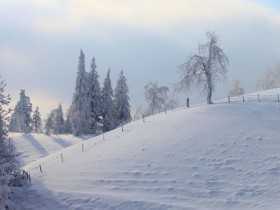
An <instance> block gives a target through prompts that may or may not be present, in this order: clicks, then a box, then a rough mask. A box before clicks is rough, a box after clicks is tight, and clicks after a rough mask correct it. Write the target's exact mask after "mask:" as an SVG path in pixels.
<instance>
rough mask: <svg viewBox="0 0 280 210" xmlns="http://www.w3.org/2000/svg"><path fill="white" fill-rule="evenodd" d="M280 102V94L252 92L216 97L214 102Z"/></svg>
mask: <svg viewBox="0 0 280 210" xmlns="http://www.w3.org/2000/svg"><path fill="white" fill-rule="evenodd" d="M261 101H265V102H280V100H279V94H274V95H272V94H271V95H262V94H254V95H253V94H250V95H240V96H233V97H230V96H228V97H227V98H225V97H222V98H216V99H214V100H213V102H214V103H234V102H261Z"/></svg>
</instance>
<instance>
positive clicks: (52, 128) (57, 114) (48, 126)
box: [45, 104, 65, 135]
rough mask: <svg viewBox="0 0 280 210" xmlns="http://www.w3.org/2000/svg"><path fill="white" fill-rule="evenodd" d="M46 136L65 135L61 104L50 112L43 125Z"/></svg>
mask: <svg viewBox="0 0 280 210" xmlns="http://www.w3.org/2000/svg"><path fill="white" fill-rule="evenodd" d="M45 130H46V134H47V135H50V134H51V133H53V134H63V133H65V120H64V115H63V110H62V106H61V104H59V105H58V107H57V108H56V109H54V110H52V111H51V113H50V114H49V115H48V118H47V120H46V123H45Z"/></svg>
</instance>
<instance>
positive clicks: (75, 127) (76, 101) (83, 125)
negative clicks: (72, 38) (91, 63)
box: [69, 50, 94, 136]
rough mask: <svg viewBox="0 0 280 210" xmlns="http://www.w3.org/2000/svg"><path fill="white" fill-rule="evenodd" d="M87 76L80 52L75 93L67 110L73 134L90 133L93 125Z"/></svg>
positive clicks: (82, 55)
mask: <svg viewBox="0 0 280 210" xmlns="http://www.w3.org/2000/svg"><path fill="white" fill-rule="evenodd" d="M88 90H89V88H88V75H87V72H86V70H85V55H84V53H83V51H82V50H81V52H80V56H79V65H78V72H77V78H76V87H75V93H74V94H73V100H72V104H71V107H70V109H69V117H70V121H71V125H72V126H71V127H72V131H73V134H74V135H75V136H78V135H80V134H90V133H92V132H93V131H92V125H93V124H94V122H93V120H92V119H93V118H92V114H91V104H90V100H89V91H88Z"/></svg>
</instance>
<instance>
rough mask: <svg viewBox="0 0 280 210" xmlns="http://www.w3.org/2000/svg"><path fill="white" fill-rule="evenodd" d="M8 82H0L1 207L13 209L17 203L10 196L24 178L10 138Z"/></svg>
mask: <svg viewBox="0 0 280 210" xmlns="http://www.w3.org/2000/svg"><path fill="white" fill-rule="evenodd" d="M5 87H6V84H5V83H4V81H1V82H0V209H13V208H15V205H14V204H13V203H12V202H11V200H10V196H11V195H12V194H14V193H15V192H17V191H18V188H19V186H20V185H22V184H23V182H22V181H23V180H22V179H21V178H19V177H20V175H19V173H18V172H17V171H19V164H18V162H17V159H16V158H17V154H16V153H15V149H14V145H13V143H12V141H11V139H9V138H8V121H9V117H8V116H9V114H10V110H8V111H7V109H5V108H4V107H5V106H7V105H9V103H10V100H11V99H10V96H9V95H5Z"/></svg>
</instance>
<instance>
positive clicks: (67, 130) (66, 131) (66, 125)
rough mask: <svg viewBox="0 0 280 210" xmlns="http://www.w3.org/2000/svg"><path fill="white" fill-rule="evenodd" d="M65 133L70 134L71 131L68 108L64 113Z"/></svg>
mask: <svg viewBox="0 0 280 210" xmlns="http://www.w3.org/2000/svg"><path fill="white" fill-rule="evenodd" d="M65 133H66V134H70V133H73V131H72V126H71V120H70V115H69V110H68V111H67V113H66V120H65Z"/></svg>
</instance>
